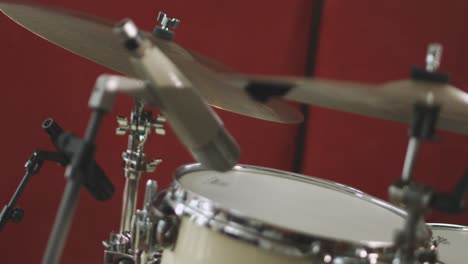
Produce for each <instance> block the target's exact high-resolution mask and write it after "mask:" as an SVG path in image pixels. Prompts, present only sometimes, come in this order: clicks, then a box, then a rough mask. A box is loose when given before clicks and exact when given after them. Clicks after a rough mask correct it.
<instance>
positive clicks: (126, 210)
mask: <svg viewBox="0 0 468 264" xmlns="http://www.w3.org/2000/svg"><path fill="white" fill-rule="evenodd" d="M139 182H140V177H139V176H138V177H135V178H130V177H126V178H125V188H124V192H123V206H122V218H121V221H120V233H123V232H125V231H130V230H132V229H131V224H132V217H133V215H134V214H135V210H136V206H137V198H138V186H139Z"/></svg>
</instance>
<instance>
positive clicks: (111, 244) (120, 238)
mask: <svg viewBox="0 0 468 264" xmlns="http://www.w3.org/2000/svg"><path fill="white" fill-rule="evenodd" d="M117 122H118V124H119V127H118V128H117V130H116V134H117V135H125V134H126V133H127V132H129V136H128V146H127V150H126V151H125V152H123V153H122V158H123V168H124V176H125V187H124V191H123V201H122V215H121V221H120V231H119V233H111V235H110V240H108V241H104V242H103V244H104V246H105V247H106V250H105V254H104V263H106V264H107V263H115V260H118V259H133V256H132V255H133V254H132V252H131V244H132V240H133V239H134V237H133V235H134V234H133V233H132V218H133V216H134V215H135V212H136V205H137V200H138V188H139V183H140V178H141V175H142V174H143V173H144V172H153V171H154V170H155V169H156V167H157V166H158V165H159V164H160V163H161V162H162V160H161V159H154V160H151V161H147V160H146V153H145V152H144V147H145V144H146V142H147V140H148V137H149V135H150V134H151V130H152V129H155V133H156V134H158V135H164V134H165V130H164V123H165V122H166V119H165V118H164V117H162V116H158V117H157V118H155V119H153V118H152V113H151V111H146V110H144V105H143V103H142V102H141V101H139V100H138V99H135V101H134V108H133V110H132V112H131V116H130V122H128V120H127V118H125V117H117Z"/></svg>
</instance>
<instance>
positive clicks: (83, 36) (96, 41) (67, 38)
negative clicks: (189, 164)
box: [0, 0, 303, 123]
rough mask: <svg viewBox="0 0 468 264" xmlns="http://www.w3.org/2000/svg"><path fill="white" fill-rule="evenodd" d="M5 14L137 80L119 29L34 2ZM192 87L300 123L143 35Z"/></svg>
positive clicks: (243, 108)
mask: <svg viewBox="0 0 468 264" xmlns="http://www.w3.org/2000/svg"><path fill="white" fill-rule="evenodd" d="M0 9H1V11H2V12H3V13H4V14H5V15H7V16H8V17H9V18H11V19H12V20H13V21H15V22H16V23H18V24H19V25H21V26H23V27H24V28H26V29H27V30H29V31H31V32H33V33H35V34H36V35H38V36H40V37H42V38H44V39H45V40H47V41H50V42H52V43H54V44H56V45H58V46H60V47H62V48H64V49H66V50H68V51H71V52H73V53H75V54H77V55H79V56H82V57H85V58H87V59H89V60H91V61H94V62H96V63H98V64H101V65H103V66H105V67H108V68H110V69H112V70H115V71H117V72H120V73H123V74H125V75H128V76H132V77H135V76H137V75H136V74H135V73H134V69H133V67H132V65H131V63H130V62H129V57H130V55H129V54H128V51H127V50H126V49H125V48H124V47H123V45H122V43H121V41H120V40H119V38H118V37H117V36H116V35H115V34H114V33H113V32H112V29H113V27H114V25H115V24H116V23H114V22H112V21H108V20H105V19H101V18H97V17H94V16H90V15H87V14H84V13H81V12H76V11H71V10H66V9H62V8H57V7H51V6H46V5H40V4H36V3H33V2H29V1H14V2H13V1H8V0H7V1H0ZM143 34H145V35H146V36H147V37H149V38H150V39H151V40H152V41H153V43H154V44H155V45H156V46H157V47H158V48H159V49H161V50H162V51H163V52H164V53H165V54H166V56H167V57H169V58H170V59H171V60H172V61H173V62H174V64H175V65H176V66H177V67H179V68H180V70H181V72H182V73H183V74H184V75H186V77H187V78H188V79H189V80H190V81H191V82H192V83H193V85H194V86H195V87H196V88H197V89H198V91H199V92H200V94H201V95H202V96H203V97H204V98H205V99H206V100H207V102H208V103H209V104H211V105H212V106H215V107H218V108H221V109H224V110H228V111H231V112H235V113H239V114H242V115H246V116H251V117H255V118H259V119H264V120H268V121H274V122H280V123H300V122H302V121H303V116H302V114H301V113H300V112H299V111H298V110H296V109H295V108H293V107H292V106H290V105H288V104H286V103H284V102H281V101H278V100H274V101H271V102H268V103H260V102H257V101H255V100H253V99H252V98H251V97H250V96H249V95H248V94H247V93H246V92H245V91H243V90H242V89H238V88H237V87H232V84H230V83H228V82H225V81H224V79H223V78H221V77H220V76H218V75H220V74H222V73H226V72H227V71H229V70H226V69H225V68H222V67H220V66H214V65H216V63H215V62H212V61H210V60H209V59H207V58H204V57H203V56H201V55H199V54H197V53H195V52H193V51H188V50H186V49H184V48H182V47H180V46H179V45H177V44H176V43H174V42H171V41H165V40H161V39H158V38H156V37H153V36H152V34H150V33H148V32H143Z"/></svg>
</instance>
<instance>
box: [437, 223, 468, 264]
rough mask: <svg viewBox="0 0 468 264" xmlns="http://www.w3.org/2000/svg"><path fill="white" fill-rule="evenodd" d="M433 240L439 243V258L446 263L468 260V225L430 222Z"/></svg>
mask: <svg viewBox="0 0 468 264" xmlns="http://www.w3.org/2000/svg"><path fill="white" fill-rule="evenodd" d="M429 225H430V226H431V229H432V242H436V243H437V251H438V255H439V260H440V262H441V263H445V264H465V263H467V261H468V227H466V226H460V225H450V224H429Z"/></svg>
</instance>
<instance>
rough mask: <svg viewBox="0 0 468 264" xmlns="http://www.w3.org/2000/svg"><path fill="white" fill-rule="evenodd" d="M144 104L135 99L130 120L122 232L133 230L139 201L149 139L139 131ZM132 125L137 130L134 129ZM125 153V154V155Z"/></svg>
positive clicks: (125, 167) (125, 162)
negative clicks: (139, 187) (145, 146)
mask: <svg viewBox="0 0 468 264" xmlns="http://www.w3.org/2000/svg"><path fill="white" fill-rule="evenodd" d="M143 108H144V105H143V104H142V103H141V101H140V100H138V99H135V100H134V108H133V111H132V114H131V120H130V135H129V136H128V148H127V152H126V153H125V154H126V155H127V157H126V158H124V164H125V165H124V172H125V189H124V192H123V198H122V199H123V203H122V216H121V218H120V219H121V221H120V233H123V232H125V231H130V230H131V224H132V217H133V215H134V214H135V210H136V206H137V201H138V186H139V182H140V178H141V174H142V173H143V170H142V168H141V163H142V162H144V158H145V155H144V153H143V149H144V145H145V142H146V140H147V136H148V135H147V134H146V133H145V132H146V131H143V134H142V131H139V130H138V128H139V127H141V126H145V125H146V124H145V122H146V120H142V119H143V118H142V117H143ZM132 127H135V128H136V131H132ZM125 154H124V155H125Z"/></svg>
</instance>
